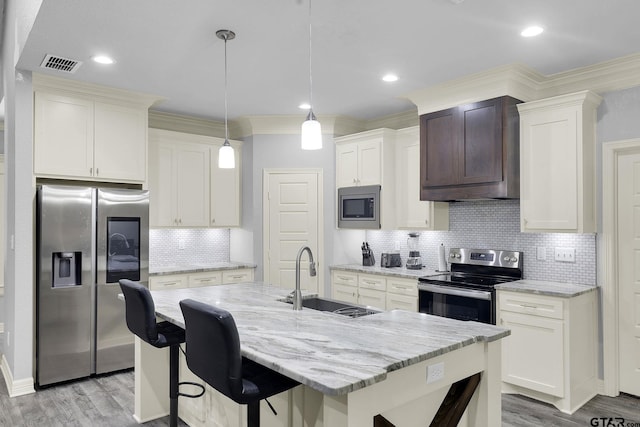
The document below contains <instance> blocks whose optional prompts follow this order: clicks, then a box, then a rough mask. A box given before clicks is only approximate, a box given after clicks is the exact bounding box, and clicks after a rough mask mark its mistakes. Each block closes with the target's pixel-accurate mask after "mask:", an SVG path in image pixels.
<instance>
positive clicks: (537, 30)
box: [520, 25, 544, 37]
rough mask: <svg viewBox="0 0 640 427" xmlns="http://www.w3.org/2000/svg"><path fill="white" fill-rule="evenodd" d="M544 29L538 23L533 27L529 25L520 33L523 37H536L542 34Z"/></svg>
mask: <svg viewBox="0 0 640 427" xmlns="http://www.w3.org/2000/svg"><path fill="white" fill-rule="evenodd" d="M543 31H544V29H543V28H542V27H539V26H537V25H532V26H531V27H527V28H525V29H524V30H522V32H521V33H520V35H521V36H522V37H535V36H538V35H540V34H542V32H543Z"/></svg>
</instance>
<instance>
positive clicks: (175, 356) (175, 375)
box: [169, 345, 180, 427]
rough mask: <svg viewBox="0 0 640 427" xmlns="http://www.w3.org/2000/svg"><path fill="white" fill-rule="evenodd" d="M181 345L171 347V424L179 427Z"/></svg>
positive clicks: (173, 426) (172, 426)
mask: <svg viewBox="0 0 640 427" xmlns="http://www.w3.org/2000/svg"><path fill="white" fill-rule="evenodd" d="M179 358H180V347H179V346H177V345H172V346H170V347H169V404H170V406H169V426H170V427H178V381H179V380H180V378H179V371H178V369H179V363H180V359H179Z"/></svg>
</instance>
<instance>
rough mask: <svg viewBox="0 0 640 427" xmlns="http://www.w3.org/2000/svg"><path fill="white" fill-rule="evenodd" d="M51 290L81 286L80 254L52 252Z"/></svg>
mask: <svg viewBox="0 0 640 427" xmlns="http://www.w3.org/2000/svg"><path fill="white" fill-rule="evenodd" d="M51 257H52V261H53V268H52V271H53V283H52V284H51V287H52V288H66V287H68V286H80V285H82V275H81V272H82V252H54V253H53V254H52V255H51Z"/></svg>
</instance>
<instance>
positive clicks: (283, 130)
mask: <svg viewBox="0 0 640 427" xmlns="http://www.w3.org/2000/svg"><path fill="white" fill-rule="evenodd" d="M303 121H304V117H303V116H301V115H297V114H296V115H262V116H245V117H242V118H241V119H240V120H238V126H237V127H236V128H235V129H234V130H235V131H236V132H238V134H237V136H236V138H238V137H240V138H243V137H247V136H251V135H299V134H300V127H301V126H302V122H303ZM318 121H319V122H320V123H321V125H322V133H323V134H325V135H346V134H350V133H355V132H360V131H362V130H364V129H365V122H364V121H362V120H358V119H354V118H351V117H347V116H330V115H327V116H318Z"/></svg>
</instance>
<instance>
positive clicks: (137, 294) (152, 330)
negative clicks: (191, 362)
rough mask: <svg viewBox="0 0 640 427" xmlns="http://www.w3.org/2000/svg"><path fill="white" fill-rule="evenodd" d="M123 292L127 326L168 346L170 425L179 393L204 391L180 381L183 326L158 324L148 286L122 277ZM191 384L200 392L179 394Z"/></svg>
mask: <svg viewBox="0 0 640 427" xmlns="http://www.w3.org/2000/svg"><path fill="white" fill-rule="evenodd" d="M120 288H121V289H122V293H123V294H124V301H125V306H126V319H127V327H128V328H129V330H130V331H131V332H133V333H134V334H135V335H137V336H138V337H139V338H140V339H141V340H143V341H145V342H146V343H149V344H151V345H152V346H154V347H156V348H164V347H169V402H170V407H169V424H170V426H171V427H176V426H177V425H178V396H184V397H190V398H195V397H200V396H202V395H203V394H204V387H202V385H200V384H197V383H192V382H186V381H185V382H178V381H179V363H180V359H179V357H180V344H182V343H183V342H185V334H184V329H182V328H181V327H179V326H176V325H174V324H172V323H170V322H160V323H156V307H155V304H154V303H153V298H151V292H149V289H147V288H145V287H144V286H142V285H141V284H140V283H137V282H133V281H131V280H127V279H122V280H120ZM182 384H188V385H192V386H196V387H200V388H201V389H202V390H201V391H200V393H199V394H187V393H180V392H179V387H180V385H182Z"/></svg>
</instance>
